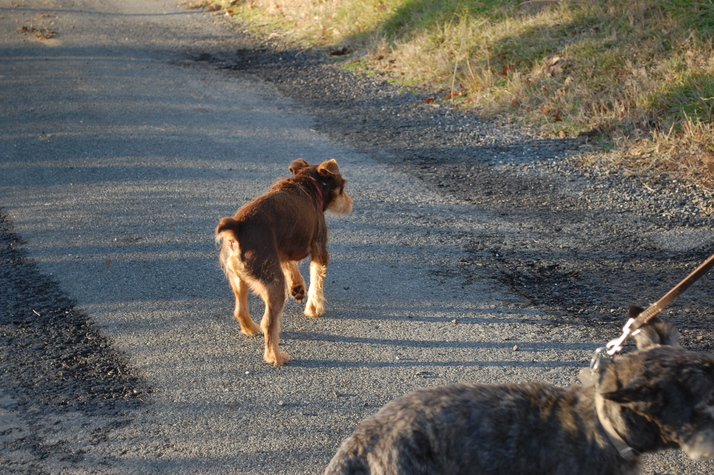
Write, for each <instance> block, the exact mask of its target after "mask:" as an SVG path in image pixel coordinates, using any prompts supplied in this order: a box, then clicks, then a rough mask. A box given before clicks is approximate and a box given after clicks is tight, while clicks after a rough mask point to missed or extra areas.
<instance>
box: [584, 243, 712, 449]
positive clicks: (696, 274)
mask: <svg viewBox="0 0 714 475" xmlns="http://www.w3.org/2000/svg"><path fill="white" fill-rule="evenodd" d="M712 267H714V254H712V255H711V256H710V257H709V258H708V259H707V260H705V261H704V262H703V263H702V264H701V265H700V266H699V267H697V268H696V269H695V270H694V271H693V272H692V273H691V274H689V275H688V276H687V277H685V278H684V279H683V280H682V281H681V282H680V283H678V284H677V285H675V286H674V287H673V288H672V290H670V291H669V292H667V293H666V294H664V295H663V296H662V298H660V299H659V300H658V301H656V302H655V303H653V304H652V305H650V306H649V307H647V309H646V310H644V311H643V312H642V313H640V314H639V315H637V317H636V318H630V319H629V320H627V323H625V326H624V327H623V328H622V335H620V337H618V338H616V339H614V340H612V341H610V342H609V343H608V344H607V345H606V346H604V347H601V348H598V349H597V350H595V356H593V359H592V360H591V361H590V367H588V368H583V369H582V370H580V375H579V376H580V381H581V382H582V383H583V385H584V386H595V385H596V384H597V382H598V380H599V373H598V369H599V367H600V363H601V359H602V356H603V352H605V353H607V354H608V355H609V356H612V355H614V354H616V353H618V352H619V351H621V350H622V345H623V343H624V342H625V340H627V339H628V338H629V337H630V336H632V335H636V334H637V333H638V332H639V331H640V329H641V328H642V327H643V326H644V325H646V324H647V323H648V322H649V321H650V320H652V319H653V318H654V317H655V316H657V314H659V313H660V312H661V311H662V310H664V308H665V307H667V305H669V304H671V303H672V302H673V301H674V300H675V299H676V298H677V297H679V296H680V295H681V294H682V293H683V292H684V291H685V290H687V289H688V288H689V287H690V286H691V285H692V284H693V283H694V282H696V281H697V280H699V279H701V278H702V277H703V276H704V275H705V274H706V273H707V272H709V270H710V269H711V268H712ZM595 410H596V413H597V417H598V420H599V421H600V425H601V426H602V428H603V430H604V431H605V434H606V435H607V438H608V440H609V441H610V443H611V444H612V445H613V446H614V447H615V449H617V452H618V453H619V454H620V456H621V457H622V458H624V459H625V460H628V461H634V460H636V459H637V457H638V454H637V451H636V450H635V449H633V448H632V447H630V446H629V445H628V444H627V442H625V440H624V439H623V438H622V436H621V435H620V434H619V433H618V432H617V430H616V429H615V427H614V426H613V425H612V421H610V419H609V418H608V417H607V415H606V414H605V400H604V398H603V397H602V396H601V395H600V393H598V392H597V390H596V391H595Z"/></svg>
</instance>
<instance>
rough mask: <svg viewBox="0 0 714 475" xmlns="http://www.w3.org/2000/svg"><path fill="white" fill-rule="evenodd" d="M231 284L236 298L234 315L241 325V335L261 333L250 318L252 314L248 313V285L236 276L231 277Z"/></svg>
mask: <svg viewBox="0 0 714 475" xmlns="http://www.w3.org/2000/svg"><path fill="white" fill-rule="evenodd" d="M230 283H231V288H232V289H233V295H235V297H236V307H235V310H234V311H233V315H234V316H235V317H236V320H238V322H239V323H240V331H241V333H244V334H246V335H248V336H252V335H256V334H258V333H260V327H259V326H258V325H256V324H255V322H254V321H253V319H252V318H250V312H249V311H248V283H247V282H246V281H244V280H243V279H241V278H240V277H238V276H237V275H235V274H234V275H233V276H232V277H231V279H230Z"/></svg>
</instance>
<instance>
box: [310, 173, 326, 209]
mask: <svg viewBox="0 0 714 475" xmlns="http://www.w3.org/2000/svg"><path fill="white" fill-rule="evenodd" d="M310 181H311V182H312V184H313V186H314V187H315V189H316V190H317V196H318V201H319V202H320V208H321V209H322V211H325V198H324V197H323V196H322V189H321V188H320V185H318V184H317V180H315V179H314V178H313V177H310Z"/></svg>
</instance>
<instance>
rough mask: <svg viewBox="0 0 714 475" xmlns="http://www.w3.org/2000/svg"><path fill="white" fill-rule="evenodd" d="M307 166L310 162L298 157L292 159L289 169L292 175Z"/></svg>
mask: <svg viewBox="0 0 714 475" xmlns="http://www.w3.org/2000/svg"><path fill="white" fill-rule="evenodd" d="M309 166H310V164H309V163H307V162H306V161H305V160H303V159H302V158H298V159H297V160H293V163H291V164H290V171H291V172H293V175H297V174H298V172H299V171H300V170H302V169H303V168H305V167H309Z"/></svg>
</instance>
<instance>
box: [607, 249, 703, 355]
mask: <svg viewBox="0 0 714 475" xmlns="http://www.w3.org/2000/svg"><path fill="white" fill-rule="evenodd" d="M712 267H714V254H712V255H711V256H709V258H708V259H707V260H705V261H704V262H703V263H702V264H701V265H700V266H699V267H697V268H696V269H694V271H693V272H692V273H691V274H689V275H688V276H687V277H685V278H684V280H682V281H681V282H680V283H678V284H677V285H675V286H674V287H672V290H670V291H669V292H667V293H666V294H664V295H663V296H662V298H660V299H659V300H658V301H656V302H655V303H653V304H652V305H650V306H649V307H647V309H645V310H644V311H643V312H642V313H640V314H639V315H637V318H631V319H630V320H628V322H627V323H626V324H625V327H624V328H623V329H622V335H621V336H620V337H619V338H617V339H615V340H612V341H611V342H610V343H608V344H607V353H608V354H609V355H614V354H615V353H617V352H618V351H620V350H621V349H622V344H623V343H624V342H625V340H626V339H627V338H628V337H629V336H630V335H632V334H634V333H636V332H637V331H638V330H639V329H640V328H642V327H643V326H644V325H646V324H647V323H648V322H649V321H650V320H652V319H653V318H654V317H656V316H657V314H659V313H660V312H661V311H662V310H664V308H665V307H666V306H667V305H669V304H671V303H672V302H674V299H676V298H677V297H679V296H680V295H682V293H683V292H684V291H685V290H687V289H688V288H689V287H690V286H691V285H692V284H693V283H695V282H696V281H697V280H699V279H701V278H702V277H703V276H704V275H705V274H706V273H707V272H709V270H710V269H711V268H712Z"/></svg>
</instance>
